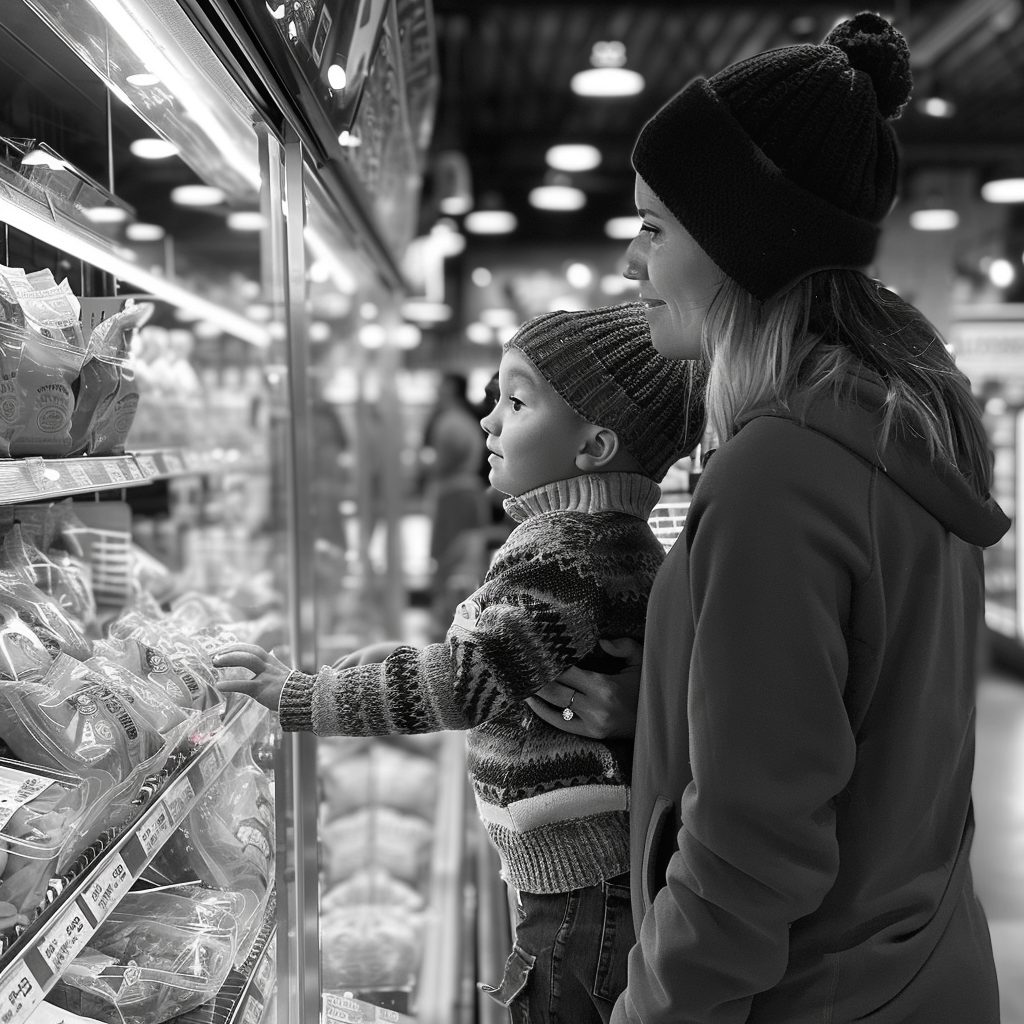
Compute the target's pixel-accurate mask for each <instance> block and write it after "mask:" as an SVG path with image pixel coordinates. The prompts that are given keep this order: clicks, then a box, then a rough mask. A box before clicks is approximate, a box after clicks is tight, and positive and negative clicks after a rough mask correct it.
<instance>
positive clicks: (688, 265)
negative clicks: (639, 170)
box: [625, 174, 725, 359]
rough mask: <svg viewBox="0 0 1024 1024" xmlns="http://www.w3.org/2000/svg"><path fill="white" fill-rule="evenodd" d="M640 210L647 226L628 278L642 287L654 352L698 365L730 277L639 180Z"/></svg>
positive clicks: (636, 242)
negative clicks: (705, 331) (710, 318)
mask: <svg viewBox="0 0 1024 1024" xmlns="http://www.w3.org/2000/svg"><path fill="white" fill-rule="evenodd" d="M636 209H637V213H639V214H640V217H641V218H642V220H643V225H642V227H641V228H640V232H639V234H638V235H637V236H636V238H634V239H633V241H632V242H630V243H629V248H628V249H627V250H626V259H627V267H626V273H625V276H626V277H628V278H629V279H630V280H631V281H639V282H640V299H641V301H642V302H643V303H644V305H645V306H646V312H647V321H648V323H649V324H650V326H651V340H652V341H653V342H654V347H655V348H656V349H657V350H658V351H659V352H660V353H661V354H662V355H663V356H667V357H668V358H669V359H696V358H698V357H699V356H700V351H701V330H702V328H703V326H704V318H705V317H706V316H707V312H708V308H709V307H710V306H711V302H712V300H713V299H714V297H715V295H716V294H717V292H718V288H719V286H720V285H721V283H722V281H723V280H724V279H725V274H724V273H723V272H722V271H721V270H720V269H719V268H718V266H717V265H716V264H715V263H714V262H713V261H712V259H711V257H710V256H708V254H707V253H706V252H704V250H703V249H702V248H701V247H700V246H699V245H698V244H697V243H696V242H695V241H694V239H693V236H692V235H691V234H690V233H689V232H688V231H687V230H686V228H684V227H683V225H682V224H680V223H679V221H678V220H676V218H675V215H674V214H672V213H670V212H669V210H668V207H666V206H665V204H664V203H663V202H662V201H661V200H660V199H659V198H658V197H657V196H656V195H655V194H654V193H653V192H652V191H651V189H650V188H649V187H648V185H647V183H646V182H645V181H644V180H643V178H641V177H640V175H639V174H638V175H637V176H636Z"/></svg>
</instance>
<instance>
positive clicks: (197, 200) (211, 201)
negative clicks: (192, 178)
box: [171, 185, 227, 206]
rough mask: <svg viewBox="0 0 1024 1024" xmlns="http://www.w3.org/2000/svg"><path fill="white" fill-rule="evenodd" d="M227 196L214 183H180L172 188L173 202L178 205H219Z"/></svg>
mask: <svg viewBox="0 0 1024 1024" xmlns="http://www.w3.org/2000/svg"><path fill="white" fill-rule="evenodd" d="M226 198H227V197H226V196H225V195H224V191H223V189H219V188H214V187H213V186H212V185H179V186H178V187H177V188H172V189H171V202H172V203H177V205H178V206H218V205H220V204H221V203H223V202H224V200H225V199H226Z"/></svg>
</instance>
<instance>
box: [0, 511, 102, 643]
mask: <svg viewBox="0 0 1024 1024" xmlns="http://www.w3.org/2000/svg"><path fill="white" fill-rule="evenodd" d="M51 550H52V553H46V554H44V552H43V551H42V550H41V548H39V547H38V546H37V545H36V544H35V543H34V542H33V541H32V539H31V537H30V536H27V535H26V530H25V529H24V528H23V526H22V524H21V523H15V524H14V526H13V527H12V528H11V529H10V530H8V531H7V534H6V535H5V536H4V542H3V547H2V549H0V569H3V570H6V571H9V572H13V573H17V574H18V575H19V576H21V578H22V579H24V580H25V581H26V582H28V583H31V584H33V585H35V586H37V587H38V588H39V589H40V590H41V591H42V592H43V593H44V594H47V595H48V596H50V597H52V598H53V599H54V601H56V602H57V604H59V605H60V607H61V608H62V609H63V610H64V612H65V614H66V615H67V616H68V618H69V619H70V620H71V622H72V624H73V625H75V627H76V629H78V630H79V631H80V632H82V633H83V635H84V630H85V628H86V625H87V624H88V623H90V622H93V621H94V620H95V618H96V601H95V599H94V598H93V596H92V590H91V589H90V587H89V580H88V574H87V573H86V572H84V571H83V569H82V565H83V563H79V564H78V565H76V564H75V563H74V561H73V559H72V556H71V554H70V552H67V551H60V550H57V549H51Z"/></svg>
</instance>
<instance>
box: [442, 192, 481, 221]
mask: <svg viewBox="0 0 1024 1024" xmlns="http://www.w3.org/2000/svg"><path fill="white" fill-rule="evenodd" d="M472 206H473V200H472V199H470V198H469V197H468V196H445V197H444V199H442V200H441V201H440V202H439V203H438V204H437V208H438V209H439V210H440V211H441V212H442V213H446V214H448V216H449V217H461V216H462V215H463V214H464V213H468V212H469V211H470V209H471V208H472Z"/></svg>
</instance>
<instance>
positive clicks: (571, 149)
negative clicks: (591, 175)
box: [544, 143, 601, 172]
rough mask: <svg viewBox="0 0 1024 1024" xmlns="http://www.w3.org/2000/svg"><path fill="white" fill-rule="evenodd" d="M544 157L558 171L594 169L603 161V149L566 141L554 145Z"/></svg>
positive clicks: (549, 165)
mask: <svg viewBox="0 0 1024 1024" xmlns="http://www.w3.org/2000/svg"><path fill="white" fill-rule="evenodd" d="M544 159H545V160H546V161H547V165H548V167H552V168H554V169H555V170H556V171H569V172H572V171H592V170H593V169H594V168H595V167H597V166H599V165H600V163H601V150H599V149H598V148H597V146H590V145H586V144H585V143H564V144H563V145H560V146H552V147H551V148H550V149H549V150H548V151H547V152H546V153H545V154H544Z"/></svg>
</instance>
